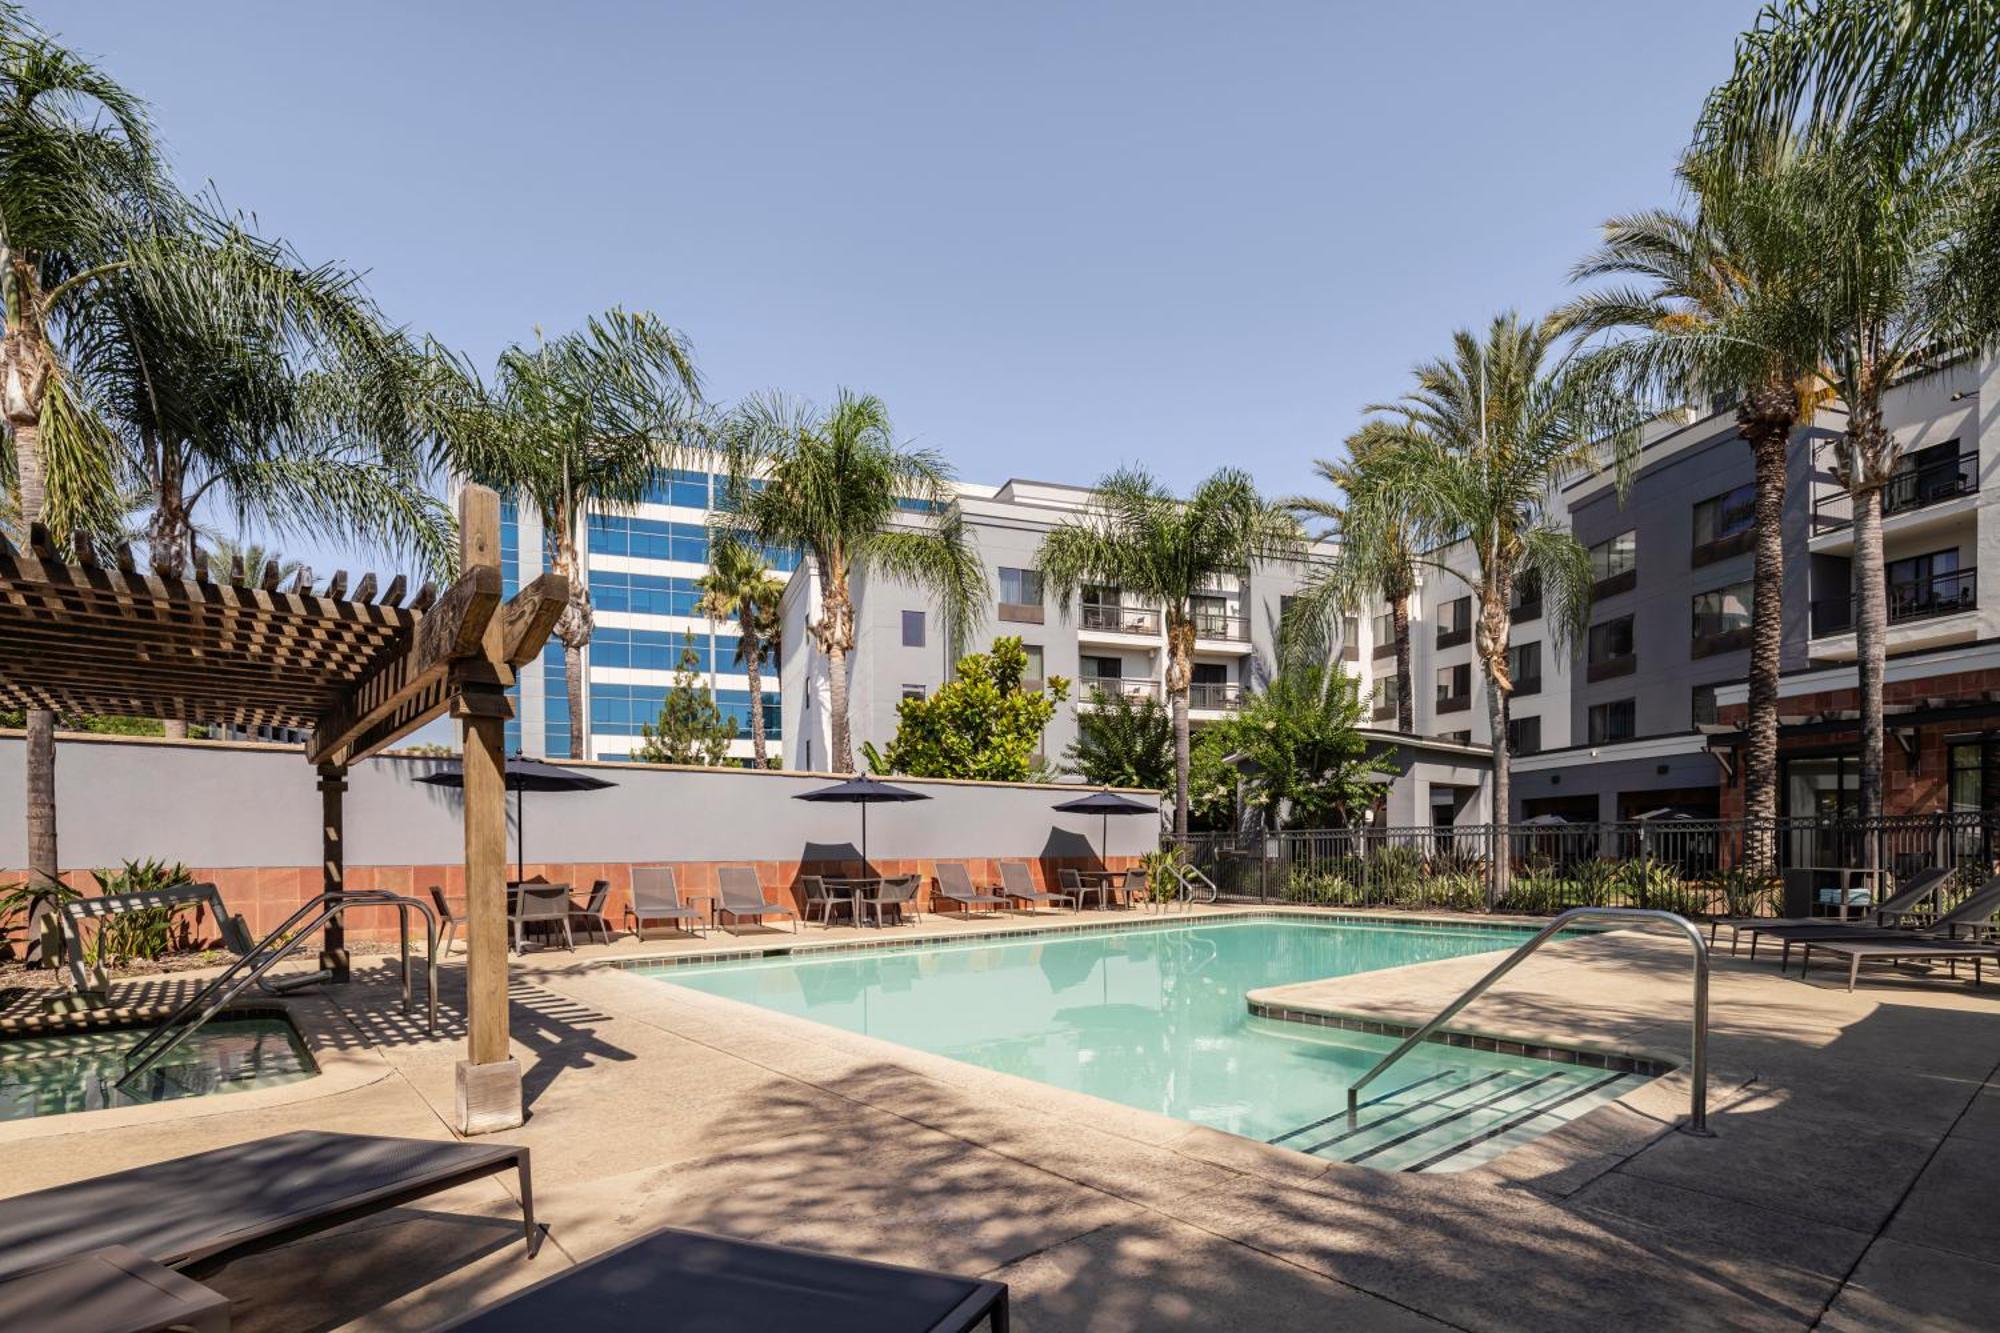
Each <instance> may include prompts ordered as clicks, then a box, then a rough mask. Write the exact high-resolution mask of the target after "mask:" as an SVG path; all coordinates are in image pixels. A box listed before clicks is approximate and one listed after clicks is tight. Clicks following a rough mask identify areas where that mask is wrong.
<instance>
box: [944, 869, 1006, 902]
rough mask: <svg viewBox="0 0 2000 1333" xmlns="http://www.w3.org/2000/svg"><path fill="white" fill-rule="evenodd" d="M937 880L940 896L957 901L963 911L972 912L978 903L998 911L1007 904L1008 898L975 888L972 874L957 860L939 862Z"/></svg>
mask: <svg viewBox="0 0 2000 1333" xmlns="http://www.w3.org/2000/svg"><path fill="white" fill-rule="evenodd" d="M937 882H938V897H939V898H941V899H943V900H944V901H945V902H950V903H957V904H958V906H959V910H960V911H962V912H971V911H972V909H973V906H974V905H975V904H978V903H985V904H987V905H988V906H990V907H992V908H993V909H994V910H996V911H997V910H999V909H1000V908H1002V907H1005V906H1007V899H1005V898H1002V897H1000V896H999V895H997V894H992V893H981V892H980V891H979V890H978V889H975V888H973V887H972V876H971V875H969V874H967V873H966V870H965V867H964V866H963V865H962V864H960V863H959V862H957V861H940V862H938V868H937Z"/></svg>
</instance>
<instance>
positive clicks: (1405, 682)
mask: <svg viewBox="0 0 2000 1333" xmlns="http://www.w3.org/2000/svg"><path fill="white" fill-rule="evenodd" d="M1389 618H1390V619H1391V620H1392V621H1393V622H1394V623H1395V627H1396V730H1398V731H1400V732H1402V733H1403V734H1404V735H1414V734H1415V732H1416V730H1417V723H1416V715H1415V713H1414V712H1413V709H1414V707H1415V704H1416V700H1415V699H1414V698H1413V697H1412V695H1411V686H1410V599H1409V596H1408V595H1407V594H1405V595H1404V596H1401V597H1392V598H1390V599H1389Z"/></svg>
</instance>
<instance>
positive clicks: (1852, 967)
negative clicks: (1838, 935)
mask: <svg viewBox="0 0 2000 1333" xmlns="http://www.w3.org/2000/svg"><path fill="white" fill-rule="evenodd" d="M1800 945H1801V947H1802V948H1803V949H1804V951H1805V957H1804V958H1803V959H1802V960H1801V961H1800V963H1799V976H1801V977H1804V976H1805V974H1806V969H1807V968H1808V967H1811V966H1812V955H1813V950H1814V949H1818V950H1819V951H1820V952H1821V953H1830V954H1833V955H1834V956H1836V957H1839V958H1845V959H1846V960H1847V989H1849V990H1853V989H1854V983H1855V981H1857V980H1858V979H1859V978H1860V976H1861V964H1862V963H1864V962H1883V963H1894V962H1901V961H1913V962H1915V961H1923V962H1936V961H1938V960H1939V959H1942V958H1948V959H1950V960H1951V971H1952V975H1953V976H1956V975H1958V960H1959V959H1961V958H1970V959H1971V960H1972V984H1973V985H1974V986H1978V985H1981V984H1983V983H1984V978H1983V977H1981V975H1980V966H1981V964H1982V963H1984V962H1985V960H1986V959H1988V958H1996V959H2000V945H1992V944H1975V943H1972V942H1970V941H1967V940H1939V939H1920V938H1909V939H1880V938H1871V939H1865V940H1845V939H1819V940H1802V941H1800Z"/></svg>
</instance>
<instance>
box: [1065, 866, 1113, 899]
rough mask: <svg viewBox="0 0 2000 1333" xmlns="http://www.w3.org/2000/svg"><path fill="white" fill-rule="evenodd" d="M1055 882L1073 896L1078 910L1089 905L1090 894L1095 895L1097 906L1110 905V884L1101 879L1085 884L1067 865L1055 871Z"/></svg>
mask: <svg viewBox="0 0 2000 1333" xmlns="http://www.w3.org/2000/svg"><path fill="white" fill-rule="evenodd" d="M1056 883H1058V884H1060V885H1062V887H1063V892H1064V893H1068V894H1073V895H1074V896H1075V898H1076V905H1077V908H1078V909H1079V910H1081V909H1082V908H1085V907H1088V906H1089V905H1090V904H1089V902H1088V901H1087V900H1088V899H1089V898H1090V896H1091V895H1092V894H1096V895H1097V905H1098V906H1099V907H1109V906H1111V886H1110V885H1109V884H1107V883H1105V882H1104V881H1103V880H1098V881H1097V882H1096V883H1095V884H1085V883H1084V882H1083V876H1082V875H1079V874H1077V873H1076V871H1074V870H1072V869H1070V868H1069V867H1068V866H1063V867H1061V868H1060V869H1058V870H1057V871H1056Z"/></svg>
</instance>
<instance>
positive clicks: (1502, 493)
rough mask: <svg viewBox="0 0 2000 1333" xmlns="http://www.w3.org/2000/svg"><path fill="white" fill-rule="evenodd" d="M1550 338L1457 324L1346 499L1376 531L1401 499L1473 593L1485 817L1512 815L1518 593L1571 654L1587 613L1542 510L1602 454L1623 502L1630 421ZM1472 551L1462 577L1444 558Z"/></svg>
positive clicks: (1521, 328)
mask: <svg viewBox="0 0 2000 1333" xmlns="http://www.w3.org/2000/svg"><path fill="white" fill-rule="evenodd" d="M1557 336H1558V334H1557V330H1556V329H1555V328H1554V327H1553V326H1552V325H1550V324H1549V323H1547V322H1536V323H1529V322H1524V321H1523V320H1522V319H1521V318H1520V317H1519V316H1518V315H1516V314H1515V313H1513V312H1512V311H1509V312H1507V313H1504V314H1501V315H1499V316H1497V317H1495V318H1494V320H1493V322H1492V324H1491V325H1490V326H1489V327H1488V329H1487V331H1486V333H1485V336H1484V337H1483V338H1482V337H1481V336H1479V335H1478V334H1475V333H1473V332H1472V331H1471V330H1469V329H1461V330H1460V331H1459V332H1458V333H1456V334H1455V335H1453V338H1452V353H1451V355H1450V356H1449V357H1446V358H1443V359H1440V360H1437V361H1432V362H1429V363H1427V364H1425V365H1422V366H1419V367H1417V370H1416V372H1415V374H1416V381H1417V387H1416V388H1415V389H1414V390H1412V391H1411V392H1409V393H1407V394H1405V395H1404V396H1403V397H1402V398H1401V399H1399V400H1398V401H1397V402H1395V403H1393V404H1388V405H1384V406H1379V407H1375V408H1371V409H1370V410H1371V411H1375V412H1380V413H1385V414H1389V415H1387V416H1384V417H1378V418H1377V419H1376V422H1375V434H1374V436H1373V438H1372V441H1371V444H1370V447H1369V449H1368V450H1367V453H1366V455H1365V457H1366V470H1367V472H1368V473H1369V477H1368V484H1367V485H1366V486H1364V487H1362V488H1360V490H1359V491H1358V492H1356V493H1355V494H1354V495H1353V496H1351V497H1350V509H1351V510H1352V511H1353V514H1352V517H1351V521H1352V522H1353V523H1354V524H1355V525H1356V527H1357V528H1358V529H1360V530H1362V531H1377V530H1379V529H1380V528H1381V526H1382V524H1383V522H1384V521H1385V520H1384V517H1383V516H1382V515H1381V514H1380V513H1379V512H1371V511H1375V510H1377V509H1378V508H1380V507H1388V506H1403V505H1407V506H1408V510H1409V515H1410V518H1411V521H1412V530H1413V534H1414V537H1415V541H1414V543H1413V546H1414V549H1415V550H1416V552H1417V555H1416V557H1415V560H1416V564H1417V566H1418V567H1419V568H1430V569H1434V570H1436V571H1438V572H1439V573H1441V574H1447V575H1450V576H1452V577H1454V578H1458V579H1460V580H1461V581H1463V582H1465V583H1468V584H1469V585H1470V586H1471V589H1472V592H1473V594H1474V595H1475V597H1476V598H1477V600H1478V603H1479V609H1478V616H1477V620H1476V622H1475V626H1474V633H1473V643H1474V651H1475V652H1476V654H1477V656H1478V658H1479V662H1480V667H1481V670H1482V674H1483V675H1484V676H1485V679H1486V716H1487V723H1488V726H1489V727H1490V728H1491V731H1492V737H1491V743H1492V747H1493V810H1494V813H1493V818H1494V821H1495V822H1496V823H1504V822H1505V821H1506V820H1507V819H1508V817H1509V808H1510V806H1509V802H1510V792H1509V789H1508V788H1509V783H1508V778H1509V769H1508V755H1507V707H1508V697H1509V695H1510V694H1511V693H1512V692H1513V682H1512V680H1511V679H1510V678H1509V676H1508V673H1507V648H1508V640H1509V635H1510V628H1511V622H1510V617H1509V605H1510V602H1511V600H1512V597H1513V592H1514V588H1515V585H1516V584H1517V583H1518V582H1519V581H1520V579H1521V578H1522V576H1523V575H1531V576H1533V577H1534V578H1536V579H1537V580H1538V581H1539V582H1540V585H1541V590H1542V600H1543V604H1544V605H1545V606H1547V607H1548V608H1549V610H1548V613H1547V614H1548V619H1549V625H1550V633H1551V637H1552V638H1553V640H1554V642H1555V645H1556V647H1557V648H1558V649H1559V650H1560V649H1566V648H1567V647H1568V646H1569V645H1571V644H1572V643H1574V642H1575V640H1576V638H1577V637H1578V636H1579V635H1581V634H1582V633H1583V632H1584V630H1585V629H1586V628H1587V626H1588V624H1589V619H1590V596H1591V573H1590V556H1589V553H1588V552H1586V551H1585V550H1584V548H1583V546H1582V545H1581V544H1580V543H1579V542H1578V541H1577V540H1576V538H1575V537H1574V536H1572V535H1571V534H1570V532H1569V529H1568V528H1567V527H1566V526H1564V525H1563V524H1562V523H1561V522H1559V521H1557V520H1556V519H1555V518H1554V517H1552V515H1551V514H1550V501H1551V498H1552V496H1553V494H1554V491H1555V488H1556V487H1557V486H1558V485H1560V484H1561V483H1563V482H1564V481H1566V480H1568V479H1570V478H1572V477H1574V476H1577V475H1579V474H1583V473H1588V472H1593V471H1596V470H1597V469H1598V468H1599V467H1600V466H1601V464H1602V462H1603V460H1604V455H1605V454H1606V453H1607V452H1608V453H1609V454H1610V456H1611V459H1612V461H1613V462H1614V463H1615V464H1616V466H1617V468H1618V473H1619V489H1620V493H1621V495H1622V493H1623V490H1624V485H1625V481H1626V476H1627V473H1628V471H1629V468H1630V465H1631V460H1632V458H1633V456H1634V455H1635V454H1636V452H1637V446H1638V430H1637V427H1638V422H1637V419H1636V414H1635V413H1634V412H1633V411H1632V410H1631V409H1630V406H1629V404H1628V403H1626V402H1624V401H1623V400H1621V398H1620V397H1619V396H1618V395H1616V394H1615V393H1613V392H1611V391H1609V390H1608V389H1607V387H1606V382H1605V380H1604V379H1603V377H1602V376H1600V375H1596V374H1592V373H1589V372H1588V371H1586V370H1583V369H1579V368H1577V367H1574V366H1571V365H1567V364H1562V363H1557V362H1555V360H1554V358H1553V356H1552V352H1553V350H1554V344H1555V341H1556V338H1557ZM1454 551H1464V552H1466V553H1468V554H1469V555H1470V557H1471V561H1472V565H1473V569H1474V573H1473V574H1472V575H1471V576H1470V577H1468V576H1467V575H1466V574H1464V573H1462V572H1461V571H1460V569H1459V568H1458V567H1456V566H1455V565H1454V564H1453V563H1452V562H1450V561H1449V560H1447V559H1446V556H1447V555H1449V554H1452V553H1453V552H1454ZM1497 850H1498V852H1499V854H1498V855H1496V856H1495V859H1494V873H1493V885H1492V891H1493V892H1494V893H1495V894H1496V895H1497V894H1500V893H1503V892H1505V891H1506V881H1507V856H1506V855H1505V849H1504V848H1502V849H1497Z"/></svg>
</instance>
